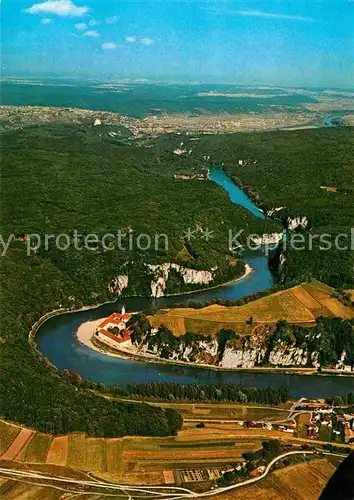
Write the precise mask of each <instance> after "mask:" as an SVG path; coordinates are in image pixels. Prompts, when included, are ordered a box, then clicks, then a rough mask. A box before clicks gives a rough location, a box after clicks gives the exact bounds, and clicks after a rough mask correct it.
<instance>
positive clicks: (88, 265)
mask: <svg viewBox="0 0 354 500" xmlns="http://www.w3.org/2000/svg"><path fill="white" fill-rule="evenodd" d="M177 140H178V141H181V140H183V138H182V137H179V138H177V137H170V138H167V139H164V140H162V141H150V142H149V141H146V142H144V143H141V144H140V143H133V144H129V142H120V141H119V140H113V139H112V140H107V139H103V138H102V137H100V134H99V133H98V132H97V130H94V129H93V127H88V126H80V127H77V126H71V125H67V126H63V125H51V126H38V127H37V126H34V127H29V128H27V129H22V130H21V131H18V132H8V133H5V134H4V135H3V137H2V149H3V164H2V193H1V214H2V217H1V235H2V241H3V242H6V241H8V238H10V240H9V242H10V245H9V248H8V249H7V251H6V252H4V255H3V256H2V261H1V266H0V267H1V269H0V271H1V283H2V291H1V310H2V317H1V324H0V331H1V335H0V336H1V339H0V341H1V351H2V353H1V359H0V362H1V367H0V371H1V374H2V377H1V382H0V407H1V409H0V413H1V415H2V417H4V418H7V419H9V420H16V421H18V422H20V423H23V424H25V425H28V426H32V427H36V428H38V429H40V430H42V431H43V432H55V433H63V432H69V431H72V430H80V431H83V432H87V433H89V434H91V435H105V436H112V435H124V434H127V433H129V434H132V433H135V434H145V435H167V434H172V433H174V432H176V429H177V428H178V426H179V425H180V424H181V422H180V420H179V418H178V415H175V414H173V415H172V414H168V413H167V412H166V411H163V410H157V409H156V408H154V409H153V410H152V409H151V408H150V407H148V406H146V405H143V406H141V405H139V406H136V405H134V404H133V405H128V404H125V403H117V402H112V401H108V400H103V399H102V398H101V397H99V396H95V395H93V394H88V393H86V392H85V389H84V388H78V387H74V386H73V385H72V384H69V383H68V381H66V380H65V379H64V378H63V377H60V376H59V375H58V373H57V371H56V370H55V369H54V368H53V367H51V366H48V365H47V363H46V362H45V360H44V359H43V358H42V357H41V356H40V355H39V354H38V353H37V352H36V351H35V350H34V349H33V347H32V346H30V345H29V343H28V332H29V330H30V328H31V326H32V324H33V323H34V322H35V321H37V320H38V319H39V318H40V316H42V315H43V314H44V313H46V312H48V311H50V310H53V309H56V308H58V307H80V306H82V305H89V304H94V303H98V302H102V301H104V300H108V299H113V298H114V297H115V296H116V292H115V291H114V290H112V289H109V286H108V285H109V283H110V281H111V280H112V278H113V277H115V276H117V275H118V274H121V273H122V272H123V273H127V274H129V285H128V287H127V289H126V290H125V293H126V294H127V295H134V294H141V295H148V294H150V291H151V290H150V281H151V279H150V277H149V276H147V273H146V267H145V264H146V263H153V264H157V263H163V262H176V263H179V264H181V265H184V266H186V267H189V268H194V269H203V270H205V269H209V270H210V269H212V268H215V267H217V271H216V276H215V278H216V282H218V281H219V282H220V281H222V280H226V279H229V278H230V277H235V276H238V275H240V274H241V273H242V265H241V261H240V260H238V259H237V258H236V259H235V258H234V256H232V255H230V251H229V249H228V238H227V230H228V228H232V229H233V230H235V231H237V230H238V229H242V228H245V229H246V231H245V236H246V235H247V234H250V233H258V234H262V233H270V232H273V231H279V229H281V227H282V224H283V222H284V221H283V220H279V221H277V220H276V221H272V220H264V221H263V220H260V219H257V218H255V217H254V216H252V215H251V214H250V213H249V212H247V211H246V210H245V209H242V208H240V207H236V206H235V205H233V204H232V202H231V201H230V200H229V198H228V196H227V194H226V193H225V192H224V191H223V190H222V189H221V188H218V187H217V186H215V185H214V184H213V183H212V182H209V181H205V182H202V181H197V180H196V181H174V180H173V174H174V173H178V172H181V171H183V172H190V173H198V172H200V171H201V169H202V168H204V167H205V160H204V159H203V158H204V157H205V155H207V154H210V155H211V160H213V161H215V162H217V163H219V164H220V165H221V164H222V163H223V166H224V168H225V169H226V170H227V171H228V172H230V173H231V175H232V176H233V178H234V179H236V180H237V182H239V179H241V180H242V183H244V185H245V186H246V188H247V189H248V190H249V191H250V192H251V194H252V196H254V197H255V199H258V201H259V202H260V203H262V206H263V207H264V208H267V209H268V208H269V209H270V208H273V207H274V206H278V205H279V204H284V205H286V207H287V210H288V211H289V214H290V215H292V216H293V215H295V216H297V215H306V216H307V217H308V218H309V220H310V224H311V228H327V227H330V228H332V229H333V230H334V231H339V230H342V229H343V228H344V227H346V228H347V227H349V224H350V221H351V220H352V215H353V204H352V199H353V197H352V186H353V184H352V179H353V175H352V173H353V172H352V167H353V163H352V160H351V159H352V157H353V154H352V153H353V135H352V131H351V130H335V129H333V130H323V131H310V130H307V131H302V132H294V133H293V132H291V133H290V132H281V133H272V134H263V133H261V134H248V135H244V134H237V135H230V136H221V135H220V136H215V137H214V136H208V137H207V138H203V137H201V138H200V141H194V142H193V152H192V154H190V155H187V156H185V157H179V156H176V155H174V154H173V149H174V147H175V146H176V145H178V143H177ZM187 141H188V138H187ZM243 157H246V158H255V159H257V164H253V163H252V164H251V165H250V166H249V167H248V166H246V167H245V168H243V167H242V168H241V167H239V166H238V162H237V160H238V159H239V158H243ZM309 158H310V159H311V161H309ZM322 164H323V165H322ZM305 165H306V166H307V169H305V168H304V166H305ZM326 172H327V174H326ZM285 179H286V182H285ZM322 184H324V185H330V186H336V188H338V190H337V192H336V193H333V192H326V191H324V190H321V189H320V188H319V185H322ZM312 197H313V204H312ZM297 200H298V201H297ZM311 207H312V209H311ZM220 221H222V222H223V224H220ZM188 228H192V229H195V230H197V231H199V230H200V228H202V229H206V228H207V229H209V230H212V231H214V238H213V239H212V240H210V241H208V242H207V241H205V240H203V239H202V238H200V237H198V238H196V239H194V240H193V241H192V242H189V243H188V244H186V242H184V241H183V240H182V239H181V236H182V235H183V234H184V231H185V230H186V229H188ZM117 230H122V231H123V232H124V233H125V234H127V235H129V234H133V235H137V234H139V233H146V234H149V235H151V236H153V235H155V234H156V233H157V234H161V233H162V234H166V235H167V236H168V241H169V245H168V248H165V247H164V246H157V248H156V249H155V248H154V250H153V251H152V250H150V251H144V252H140V251H137V249H136V248H135V247H134V246H133V248H132V250H129V251H126V250H124V251H121V250H119V249H117V248H113V247H112V251H110V250H107V249H104V248H101V247H99V246H97V245H96V244H95V243H94V244H93V245H92V247H91V248H90V249H84V250H81V251H77V250H76V249H75V248H74V247H73V245H72V238H71V235H73V233H74V232H75V231H77V232H78V233H79V234H80V235H81V237H82V238H83V237H85V236H87V235H89V234H92V233H95V234H97V235H99V236H102V235H104V234H106V233H116V232H117ZM32 233H38V234H39V235H40V236H41V237H42V238H43V237H44V234H45V233H46V234H54V235H59V234H61V233H64V234H67V235H69V243H70V247H69V248H68V250H66V251H63V250H60V249H58V248H57V247H56V246H55V245H54V242H53V239H51V240H49V242H48V245H47V248H45V247H44V246H43V245H42V246H41V247H40V248H39V249H37V250H33V249H32V250H31V251H30V252H27V251H26V250H27V246H28V237H27V236H26V235H28V234H32ZM11 235H14V238H12V239H11ZM126 238H128V236H126ZM124 241H125V242H126V240H124ZM2 250H3V248H2ZM27 253H29V255H27ZM324 254H326V256H325V257H323V255H324ZM350 263H352V255H351V254H350V252H347V253H345V252H342V253H340V254H338V253H335V252H320V251H319V252H318V256H317V253H315V252H313V253H312V254H310V253H306V252H303V253H300V252H298V253H297V254H295V255H294V256H291V254H290V253H289V254H287V261H286V266H285V267H284V271H283V272H284V279H283V281H284V283H285V284H286V283H288V282H292V281H294V280H295V281H296V280H300V279H301V280H302V279H304V278H307V277H310V276H312V275H315V276H316V277H318V278H320V279H323V280H324V281H326V282H328V283H331V282H332V281H333V280H336V281H339V282H340V284H342V285H343V286H344V285H349V284H352V283H353V266H351V267H350ZM173 279H174V281H175V282H171V283H170V284H169V286H168V291H169V292H173V291H174V290H175V286H177V288H178V287H179V286H180V283H178V282H176V277H175V276H173ZM177 281H178V280H177ZM178 290H180V288H178Z"/></svg>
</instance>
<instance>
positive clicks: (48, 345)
mask: <svg viewBox="0 0 354 500" xmlns="http://www.w3.org/2000/svg"><path fill="white" fill-rule="evenodd" d="M210 179H211V180H212V181H213V182H215V183H217V184H218V185H220V186H222V187H223V188H224V189H225V190H226V191H227V192H228V193H229V196H230V199H231V201H232V202H233V203H235V204H238V205H242V206H243V207H245V208H246V209H247V210H249V211H250V212H252V213H253V214H254V215H255V216H256V217H261V218H264V217H265V216H264V214H263V212H261V211H260V210H259V209H258V208H257V207H256V205H255V204H254V203H253V202H252V201H251V200H250V199H249V198H248V197H247V195H246V194H245V193H244V192H243V191H242V190H241V189H239V188H238V187H237V186H236V185H235V184H234V183H233V182H232V181H231V180H230V179H229V178H228V176H227V175H226V174H225V173H224V172H223V171H222V170H220V169H217V168H212V169H211V174H210ZM244 260H245V262H246V263H248V264H249V265H250V266H251V267H252V268H253V272H252V273H251V274H250V275H249V276H248V277H247V278H245V279H243V280H240V281H237V282H235V283H231V284H228V285H225V286H222V287H219V288H215V289H213V290H205V291H202V292H196V293H193V294H187V295H180V296H174V297H162V298H160V299H153V298H150V297H145V298H141V297H131V298H123V299H120V300H118V301H117V302H116V303H114V304H105V305H103V306H101V307H99V308H97V309H91V310H88V311H80V312H76V313H70V314H64V315H61V316H55V317H53V318H51V319H49V320H47V321H46V322H45V323H44V324H43V325H42V326H41V327H40V329H39V330H38V333H37V344H38V348H39V349H40V350H41V351H42V353H43V354H44V355H45V356H46V357H47V358H48V359H49V360H50V361H51V362H52V363H53V364H54V365H56V366H57V367H58V368H67V369H68V370H71V371H75V372H78V373H80V374H81V375H82V376H83V377H84V378H89V379H91V380H94V381H95V382H103V383H104V384H106V385H120V386H124V385H126V384H128V383H129V384H132V383H144V382H178V383H182V384H187V383H201V384H217V383H232V384H242V385H248V386H257V387H267V386H271V387H279V386H280V385H286V386H288V387H289V389H290V392H291V394H292V395H293V396H294V397H300V396H303V397H309V398H310V397H329V396H333V395H343V394H347V393H349V392H351V391H352V389H353V379H352V378H350V377H339V376H320V375H295V374H285V373H255V372H233V371H217V370H210V369H204V368H197V367H192V366H191V367H187V366H181V365H172V364H160V363H145V362H143V361H134V360H126V359H121V358H114V357H111V356H107V355H105V354H101V353H99V352H97V351H94V350H92V349H89V348H88V347H86V346H84V345H82V344H80V343H79V342H78V340H77V338H76V332H77V329H78V327H79V325H80V324H81V323H84V322H86V321H90V320H94V319H98V318H102V317H105V316H108V315H109V314H111V313H112V312H114V311H117V310H120V308H121V306H122V305H123V304H124V305H125V307H126V309H127V310H128V311H139V310H142V309H147V308H149V307H151V306H169V307H171V306H173V305H176V304H178V303H181V302H188V301H195V300H207V299H212V298H223V299H237V298H240V297H244V296H246V295H250V294H252V293H255V292H258V291H262V290H265V289H267V288H269V287H271V286H272V284H273V278H272V275H271V273H270V271H269V268H268V261H267V258H266V256H265V255H264V254H263V253H262V252H260V251H258V252H251V253H246V254H245V255H244Z"/></svg>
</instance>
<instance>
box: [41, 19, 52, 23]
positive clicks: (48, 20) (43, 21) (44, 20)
mask: <svg viewBox="0 0 354 500" xmlns="http://www.w3.org/2000/svg"><path fill="white" fill-rule="evenodd" d="M51 22H52V20H51V19H49V18H48V17H45V18H44V19H42V21H41V23H42V24H50V23H51Z"/></svg>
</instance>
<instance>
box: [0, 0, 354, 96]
mask: <svg viewBox="0 0 354 500" xmlns="http://www.w3.org/2000/svg"><path fill="white" fill-rule="evenodd" d="M1 9H2V75H3V76H4V77H10V76H11V77H21V76H22V77H24V76H31V77H36V76H37V77H48V76H53V77H61V78H67V79H70V78H82V79H87V78H93V79H96V80H101V81H104V80H112V79H115V80H117V81H118V80H124V79H147V80H148V81H152V82H154V81H155V82H158V81H160V82H185V83H190V82H205V83H237V84H270V85H283V86H308V87H313V86H319V87H338V88H340V87H342V88H351V87H354V57H353V55H354V37H353V25H354V3H352V2H351V1H349V0H343V1H336V0H323V1H321V0H320V1H317V2H294V1H291V0H284V1H282V2H276V1H258V2H255V1H242V0H241V1H221V0H216V1H198V0H197V1H191V2H179V1H173V0H167V1H164V2H159V1H154V0H147V1H144V2H139V1H138V2H134V1H118V0H111V1H109V2H108V1H103V2H102V0H44V1H42V0H38V1H36V0H15V1H11V0H3V1H2V3H1Z"/></svg>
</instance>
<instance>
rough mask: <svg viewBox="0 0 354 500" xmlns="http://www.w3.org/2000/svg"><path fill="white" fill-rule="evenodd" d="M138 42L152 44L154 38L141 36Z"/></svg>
mask: <svg viewBox="0 0 354 500" xmlns="http://www.w3.org/2000/svg"><path fill="white" fill-rule="evenodd" d="M140 42H141V43H142V44H143V45H153V44H154V43H155V42H154V40H151V38H142V39H141V40H140Z"/></svg>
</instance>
